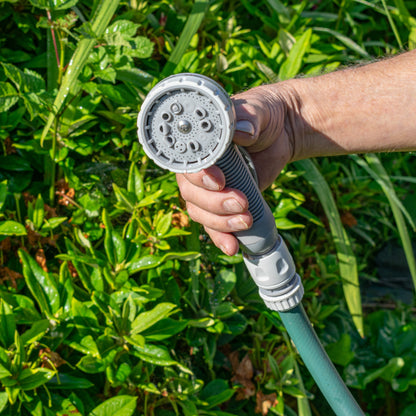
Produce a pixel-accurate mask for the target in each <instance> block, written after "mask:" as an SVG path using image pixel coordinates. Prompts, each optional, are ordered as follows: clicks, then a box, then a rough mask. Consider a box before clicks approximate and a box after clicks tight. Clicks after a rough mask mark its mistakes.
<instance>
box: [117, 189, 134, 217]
mask: <svg viewBox="0 0 416 416" xmlns="http://www.w3.org/2000/svg"><path fill="white" fill-rule="evenodd" d="M113 190H114V194H115V196H116V198H117V204H116V207H117V208H119V209H122V210H123V211H127V212H130V213H132V212H133V211H134V207H135V203H136V196H135V194H134V193H132V192H128V191H126V190H125V189H122V188H120V187H118V186H117V185H116V184H115V183H113Z"/></svg>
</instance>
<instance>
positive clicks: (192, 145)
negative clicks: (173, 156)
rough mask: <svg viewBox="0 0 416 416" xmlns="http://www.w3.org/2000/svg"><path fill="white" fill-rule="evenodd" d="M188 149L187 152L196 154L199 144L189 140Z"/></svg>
mask: <svg viewBox="0 0 416 416" xmlns="http://www.w3.org/2000/svg"><path fill="white" fill-rule="evenodd" d="M188 148H189V150H190V151H191V152H193V153H196V152H197V151H198V150H199V148H200V145H199V143H198V142H197V141H195V140H191V141H190V142H189V143H188Z"/></svg>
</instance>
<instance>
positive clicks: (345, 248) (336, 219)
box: [295, 159, 364, 336]
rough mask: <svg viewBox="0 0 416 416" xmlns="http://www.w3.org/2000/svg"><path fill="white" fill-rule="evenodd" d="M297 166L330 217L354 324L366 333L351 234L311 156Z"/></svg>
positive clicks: (360, 331) (330, 225)
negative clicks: (344, 224)
mask: <svg viewBox="0 0 416 416" xmlns="http://www.w3.org/2000/svg"><path fill="white" fill-rule="evenodd" d="M295 165H296V168H297V169H300V170H302V171H304V172H305V173H304V174H303V176H304V178H305V179H306V180H307V181H308V182H309V184H310V185H311V186H312V188H313V189H314V191H315V192H316V194H317V195H318V197H319V200H320V202H321V204H322V207H323V209H324V211H325V214H326V216H327V218H328V222H329V227H330V229H331V234H332V238H333V239H334V243H335V247H336V250H337V257H338V262H339V271H340V275H341V278H342V287H343V290H344V295H345V299H346V301H347V305H348V309H349V311H350V313H351V315H352V318H353V321H354V324H355V326H356V328H357V330H358V332H359V334H360V335H361V336H364V325H363V315H362V305H361V293H360V284H359V280H358V269H357V260H356V258H355V256H354V253H353V251H352V248H351V243H350V240H349V238H348V235H347V233H346V231H345V229H344V227H343V225H342V222H341V218H340V215H339V212H338V208H337V206H336V203H335V200H334V198H333V196H332V193H331V190H330V188H329V185H328V183H327V182H326V180H325V178H324V177H323V176H322V174H321V173H320V172H319V170H318V168H317V166H316V164H315V163H314V162H312V160H309V159H307V160H299V161H297V162H295Z"/></svg>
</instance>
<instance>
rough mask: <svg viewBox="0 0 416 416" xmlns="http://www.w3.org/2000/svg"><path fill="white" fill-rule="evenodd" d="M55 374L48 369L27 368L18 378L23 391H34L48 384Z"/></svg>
mask: <svg viewBox="0 0 416 416" xmlns="http://www.w3.org/2000/svg"><path fill="white" fill-rule="evenodd" d="M54 375H55V372H54V371H52V370H49V369H47V368H35V369H32V368H25V369H23V370H22V371H21V372H20V374H19V377H18V381H19V386H20V388H21V389H22V390H33V389H36V388H37V387H39V386H42V385H43V384H45V383H47V382H48V381H49V380H50V379H51V378H52V377H53V376H54Z"/></svg>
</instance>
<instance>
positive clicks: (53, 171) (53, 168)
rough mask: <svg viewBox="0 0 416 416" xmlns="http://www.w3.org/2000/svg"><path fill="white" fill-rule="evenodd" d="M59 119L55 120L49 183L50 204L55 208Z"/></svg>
mask: <svg viewBox="0 0 416 416" xmlns="http://www.w3.org/2000/svg"><path fill="white" fill-rule="evenodd" d="M58 120H59V119H58V118H56V119H55V132H54V135H53V139H52V154H51V172H50V175H51V176H50V182H49V203H50V205H51V206H52V207H53V206H55V178H56V162H55V158H56V145H57V140H58V139H57V135H58Z"/></svg>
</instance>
